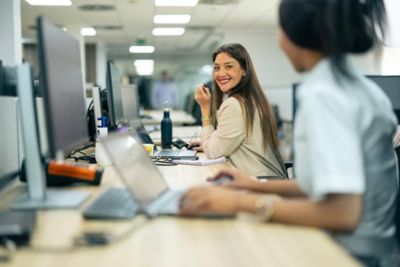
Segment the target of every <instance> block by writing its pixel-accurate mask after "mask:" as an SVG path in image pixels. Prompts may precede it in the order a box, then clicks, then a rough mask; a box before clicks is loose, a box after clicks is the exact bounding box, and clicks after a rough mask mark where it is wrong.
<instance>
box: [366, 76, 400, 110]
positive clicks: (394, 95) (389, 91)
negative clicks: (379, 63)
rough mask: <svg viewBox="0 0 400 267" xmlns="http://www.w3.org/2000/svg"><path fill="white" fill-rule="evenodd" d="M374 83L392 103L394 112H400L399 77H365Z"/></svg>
mask: <svg viewBox="0 0 400 267" xmlns="http://www.w3.org/2000/svg"><path fill="white" fill-rule="evenodd" d="M367 77H368V78H369V79H370V80H372V81H373V82H374V83H376V84H377V85H378V86H379V87H380V88H381V89H382V90H383V91H384V92H385V94H386V95H387V96H388V97H389V99H390V101H392V106H393V108H394V109H395V110H400V76H379V75H371V76H367Z"/></svg>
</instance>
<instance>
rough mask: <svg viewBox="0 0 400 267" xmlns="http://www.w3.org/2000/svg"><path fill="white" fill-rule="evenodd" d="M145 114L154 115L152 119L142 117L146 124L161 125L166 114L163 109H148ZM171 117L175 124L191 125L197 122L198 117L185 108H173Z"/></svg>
mask: <svg viewBox="0 0 400 267" xmlns="http://www.w3.org/2000/svg"><path fill="white" fill-rule="evenodd" d="M144 114H145V115H148V116H150V117H152V119H141V121H142V123H143V124H144V125H159V124H160V122H161V120H162V118H163V116H164V113H163V111H162V110H146V111H145V112H144ZM170 118H171V120H172V123H173V125H183V124H187V125H191V124H195V123H196V119H195V118H194V117H193V116H192V115H191V114H189V113H187V112H185V111H183V110H171V111H170Z"/></svg>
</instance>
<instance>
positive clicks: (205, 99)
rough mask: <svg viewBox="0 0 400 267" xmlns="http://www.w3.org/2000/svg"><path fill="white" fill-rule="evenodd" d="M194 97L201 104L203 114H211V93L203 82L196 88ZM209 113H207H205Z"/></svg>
mask: <svg viewBox="0 0 400 267" xmlns="http://www.w3.org/2000/svg"><path fill="white" fill-rule="evenodd" d="M194 99H195V100H196V102H197V103H198V104H199V105H200V108H201V111H202V114H204V115H207V116H208V115H209V114H210V110H211V93H210V90H209V89H208V88H207V87H205V86H204V85H203V84H202V85H199V86H198V87H197V88H196V93H195V95H194ZM205 113H207V114H205Z"/></svg>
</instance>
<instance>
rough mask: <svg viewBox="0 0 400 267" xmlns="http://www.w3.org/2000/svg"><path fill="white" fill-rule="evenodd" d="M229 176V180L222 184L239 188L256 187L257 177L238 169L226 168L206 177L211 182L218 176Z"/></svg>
mask: <svg viewBox="0 0 400 267" xmlns="http://www.w3.org/2000/svg"><path fill="white" fill-rule="evenodd" d="M226 176H229V177H230V179H231V181H229V182H226V183H224V186H227V187H233V188H240V189H253V190H254V189H257V185H258V183H259V181H257V178H255V177H251V176H249V175H247V174H245V173H243V172H241V171H239V170H234V169H226V170H223V171H221V172H219V173H218V174H217V175H215V176H214V177H213V178H210V179H208V181H210V182H213V181H216V180H218V179H219V178H220V177H226Z"/></svg>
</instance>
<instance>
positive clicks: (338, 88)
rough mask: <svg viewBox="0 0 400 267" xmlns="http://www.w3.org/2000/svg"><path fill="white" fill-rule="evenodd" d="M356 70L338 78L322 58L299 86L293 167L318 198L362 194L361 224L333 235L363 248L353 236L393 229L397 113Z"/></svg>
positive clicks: (351, 246) (388, 233)
mask: <svg viewBox="0 0 400 267" xmlns="http://www.w3.org/2000/svg"><path fill="white" fill-rule="evenodd" d="M352 73H353V75H355V78H354V80H352V81H351V80H348V79H342V80H341V83H338V82H337V80H336V79H335V77H334V75H333V73H332V70H331V66H330V64H329V62H328V61H327V60H323V61H321V62H320V63H319V64H318V65H317V66H316V67H315V68H314V69H313V70H312V71H311V72H310V73H309V74H308V75H307V77H306V79H305V81H304V83H303V84H302V85H301V86H300V87H299V89H298V92H297V100H298V110H297V113H296V120H295V133H294V138H295V141H294V149H295V151H294V152H295V154H294V155H295V165H294V167H295V177H296V178H297V180H298V183H299V186H300V187H301V189H302V190H303V191H304V192H305V193H306V194H308V195H309V197H310V198H312V199H314V200H317V201H318V200H322V199H324V198H325V197H326V196H327V194H330V193H338V194H341V193H343V194H345V193H354V194H363V207H362V217H361V219H360V222H359V224H358V227H357V229H356V230H355V231H354V232H353V233H345V234H337V235H335V238H336V239H337V240H338V241H339V242H340V243H342V244H343V245H344V246H345V247H347V248H348V249H349V250H350V251H352V252H353V253H358V254H363V253H364V252H365V251H364V247H363V245H358V244H357V245H354V243H352V241H353V240H354V239H355V237H362V238H364V237H368V238H369V237H371V238H386V237H392V236H393V234H394V225H393V221H392V220H393V216H394V207H395V197H396V193H397V174H396V161H395V157H394V151H393V146H392V136H393V133H394V131H395V127H396V118H395V115H394V113H393V111H392V106H391V103H390V101H389V99H388V98H387V96H386V95H385V94H384V93H383V92H382V91H381V90H380V88H379V87H378V86H377V85H375V84H374V83H372V82H371V81H369V80H368V79H366V78H364V77H363V76H362V75H360V74H358V73H356V72H354V71H352ZM358 249H360V251H358ZM365 250H369V249H365ZM367 253H368V252H367Z"/></svg>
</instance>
